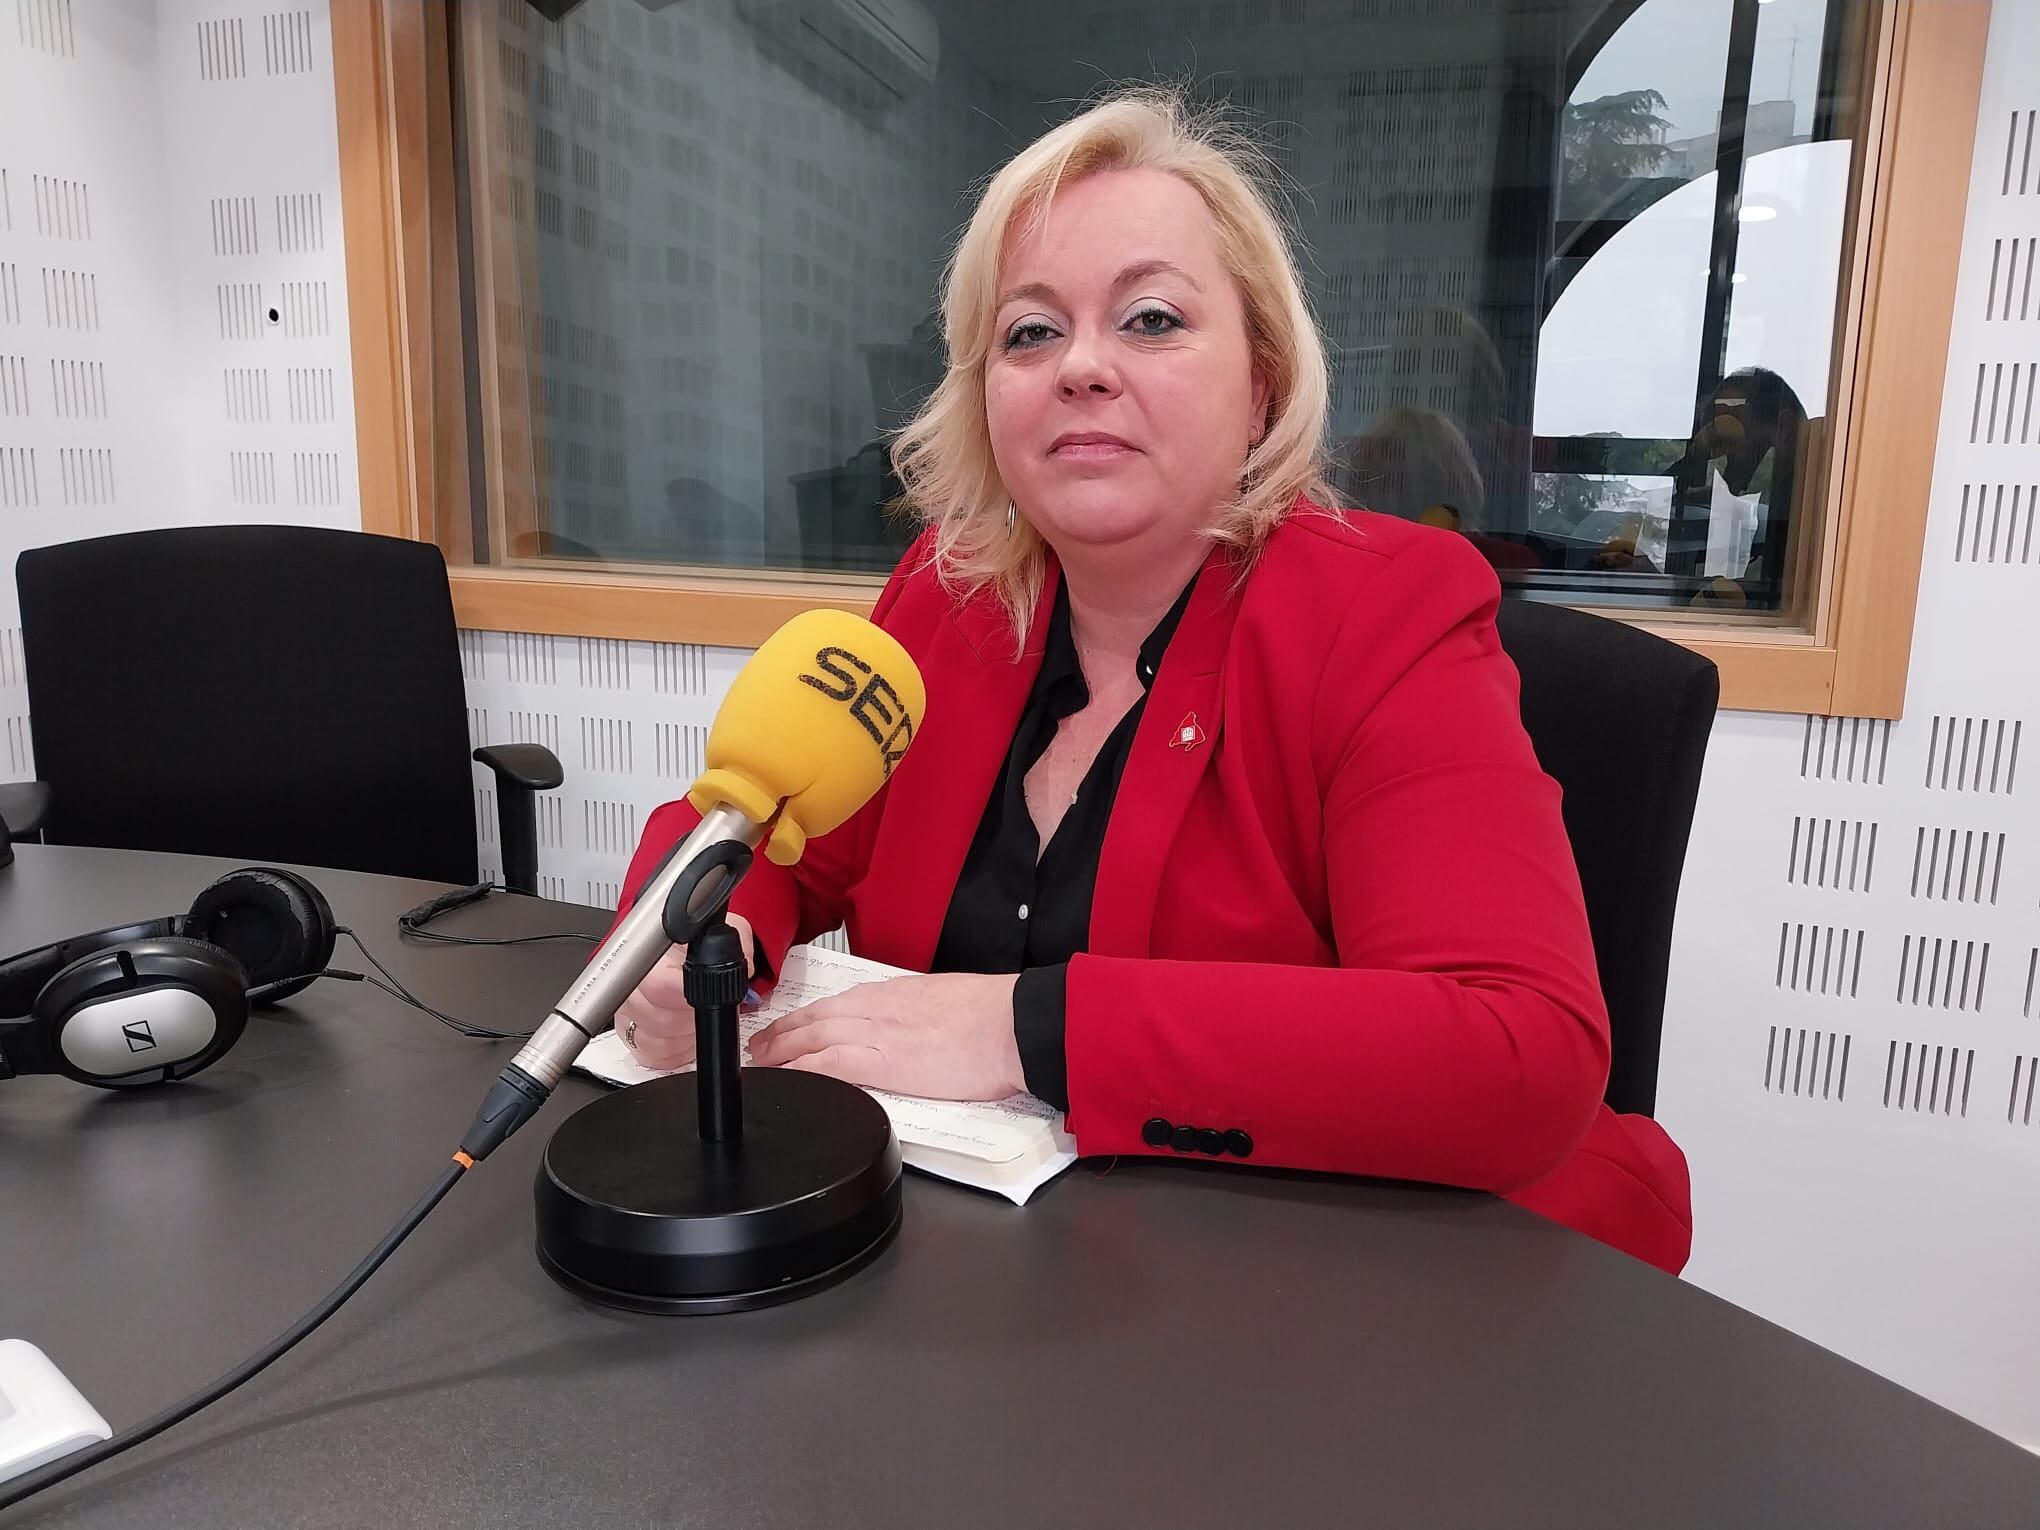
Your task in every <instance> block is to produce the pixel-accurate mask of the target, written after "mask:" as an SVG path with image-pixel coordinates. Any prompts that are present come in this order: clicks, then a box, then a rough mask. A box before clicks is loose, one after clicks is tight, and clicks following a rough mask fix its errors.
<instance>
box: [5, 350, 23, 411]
mask: <svg viewBox="0 0 2040 1530" xmlns="http://www.w3.org/2000/svg"><path fill="white" fill-rule="evenodd" d="M28 410H29V401H28V358H27V357H26V356H0V419H21V418H23V417H24V416H26V415H27V414H28Z"/></svg>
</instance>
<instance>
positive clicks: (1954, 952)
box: [1893, 935, 1990, 1012]
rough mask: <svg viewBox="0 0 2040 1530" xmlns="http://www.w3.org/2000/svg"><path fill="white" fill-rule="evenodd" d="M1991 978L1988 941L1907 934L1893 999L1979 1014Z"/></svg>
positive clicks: (1905, 1002)
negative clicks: (1987, 983) (1987, 982)
mask: <svg viewBox="0 0 2040 1530" xmlns="http://www.w3.org/2000/svg"><path fill="white" fill-rule="evenodd" d="M1989 977H1990V942H1989V941H1987V940H1956V939H1953V938H1943V937H1941V936H1938V935H1936V936H1933V937H1932V938H1929V937H1927V936H1925V935H1908V936H1906V937H1905V945H1904V946H1903V948H1902V949H1901V950H1900V952H1899V958H1898V992H1897V993H1896V994H1894V995H1893V997H1894V998H1895V999H1896V1000H1897V1001H1898V1002H1899V1003H1901V1004H1913V1005H1917V1006H1919V1007H1920V1008H1923V1009H1959V1010H1964V1011H1972V1012H1973V1011H1978V1010H1981V1009H1982V1008H1983V991H1984V984H1985V981H1986V980H1987V979H1988V978H1989Z"/></svg>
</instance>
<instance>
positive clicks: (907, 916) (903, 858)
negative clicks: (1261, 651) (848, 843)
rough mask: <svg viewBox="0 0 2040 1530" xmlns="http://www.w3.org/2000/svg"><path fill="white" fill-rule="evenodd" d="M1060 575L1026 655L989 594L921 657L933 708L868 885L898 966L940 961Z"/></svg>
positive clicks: (1036, 666)
mask: <svg viewBox="0 0 2040 1530" xmlns="http://www.w3.org/2000/svg"><path fill="white" fill-rule="evenodd" d="M1060 579H1061V575H1060V573H1059V571H1057V570H1056V569H1055V568H1054V566H1053V564H1052V563H1051V566H1050V570H1049V575H1048V578H1047V580H1046V581H1045V582H1044V584H1043V586H1042V592H1041V599H1040V600H1039V601H1037V602H1036V605H1035V612H1034V624H1033V627H1032V628H1031V630H1030V631H1029V633H1028V636H1027V641H1026V644H1025V645H1024V646H1023V647H1022V649H1021V651H1020V655H1019V658H1018V659H1017V661H1016V660H1015V658H1014V655H1013V634H1012V629H1011V628H1010V627H1009V626H1008V625H1007V618H1006V613H1005V610H1004V608H1003V607H1002V606H1000V604H999V602H998V600H997V599H996V598H995V597H993V596H990V595H983V596H980V597H979V598H977V599H975V600H972V601H969V602H968V603H966V604H965V605H963V606H961V607H959V608H957V609H956V610H955V611H954V612H952V613H951V615H950V619H949V620H948V621H945V622H943V623H942V624H941V626H940V627H939V628H938V629H937V630H936V633H935V635H934V638H933V640H932V642H931V643H930V645H929V647H928V649H927V651H926V652H925V653H924V654H923V655H922V656H921V665H922V674H923V676H924V677H925V678H926V681H927V686H928V714H927V717H926V718H925V719H924V721H923V723H922V726H921V731H920V732H919V733H918V734H916V735H915V737H914V743H913V747H912V748H911V749H910V750H908V752H907V757H906V759H905V760H904V761H902V762H901V764H900V767H899V772H898V774H897V775H896V776H895V777H894V780H893V783H892V786H891V788H890V801H891V803H892V804H893V805H892V806H891V808H890V810H889V811H888V813H887V815H886V823H885V824H884V827H883V828H882V830H881V832H880V834H879V836H878V839H877V841H876V842H875V843H874V844H873V846H872V854H871V869H870V871H869V872H868V874H867V884H866V885H867V886H868V887H870V888H872V889H874V899H873V901H874V902H876V903H882V904H883V905H885V906H883V907H881V908H874V910H873V913H872V917H873V918H874V919H876V920H879V921H882V922H883V924H884V925H885V926H886V928H887V931H888V933H889V936H890V938H889V939H888V940H887V941H886V942H885V945H886V946H887V947H888V948H890V950H891V951H892V952H893V953H894V954H891V955H889V956H888V960H891V961H893V962H895V963H896V964H897V965H900V966H904V967H908V968H911V969H912V970H914V971H916V972H926V971H927V970H928V964H929V962H931V961H933V960H934V957H935V945H936V942H937V941H939V940H940V939H941V937H942V922H943V920H944V918H945V917H946V916H947V915H948V912H949V902H950V898H951V896H952V895H953V894H954V893H955V890H956V882H957V878H958V877H959V876H961V875H962V872H963V861H964V857H965V856H966V855H968V854H969V853H970V842H971V839H972V838H973V837H974V836H975V835H976V833H977V826H978V823H979V820H981V819H982V818H983V817H984V811H985V798H986V797H987V796H988V795H990V793H991V789H992V777H993V776H994V775H996V774H997V773H998V770H999V767H1000V765H1001V764H1002V763H1003V762H1004V761H1005V758H1006V752H1007V751H1008V750H1009V749H1011V748H1012V746H1013V733H1014V730H1015V729H1017V728H1018V727H1019V725H1020V713H1021V709H1022V708H1023V707H1025V706H1026V704H1027V693H1028V692H1029V691H1030V690H1032V689H1033V687H1034V677H1035V675H1036V673H1037V672H1039V670H1040V669H1041V655H1042V650H1043V648H1044V647H1045V646H1046V643H1047V635H1048V619H1049V615H1050V613H1052V612H1053V611H1054V609H1055V594H1056V589H1057V586H1058V583H1059V581H1060ZM1186 614H1187V613H1186ZM878 889H883V897H882V898H879V897H878V896H877V894H876V890H878Z"/></svg>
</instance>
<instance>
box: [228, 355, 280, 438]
mask: <svg viewBox="0 0 2040 1530" xmlns="http://www.w3.org/2000/svg"><path fill="white" fill-rule="evenodd" d="M221 376H222V378H223V379H224V381H225V383H226V391H227V418H228V419H229V420H231V421H233V422H234V423H235V424H236V425H266V424H268V423H269V373H268V372H266V371H265V370H263V369H262V368H261V367H228V368H226V369H225V370H224V371H223V372H222V374H221Z"/></svg>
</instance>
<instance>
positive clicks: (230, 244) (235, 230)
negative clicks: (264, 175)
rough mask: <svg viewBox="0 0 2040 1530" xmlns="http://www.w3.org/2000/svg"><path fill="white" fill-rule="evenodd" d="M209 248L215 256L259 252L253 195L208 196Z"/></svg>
mask: <svg viewBox="0 0 2040 1530" xmlns="http://www.w3.org/2000/svg"><path fill="white" fill-rule="evenodd" d="M212 248H213V254H215V255H259V254H261V253H262V249H261V240H260V238H259V237H258V236H257V233H256V228H255V199H254V198H253V197H214V198H213V199H212Z"/></svg>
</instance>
